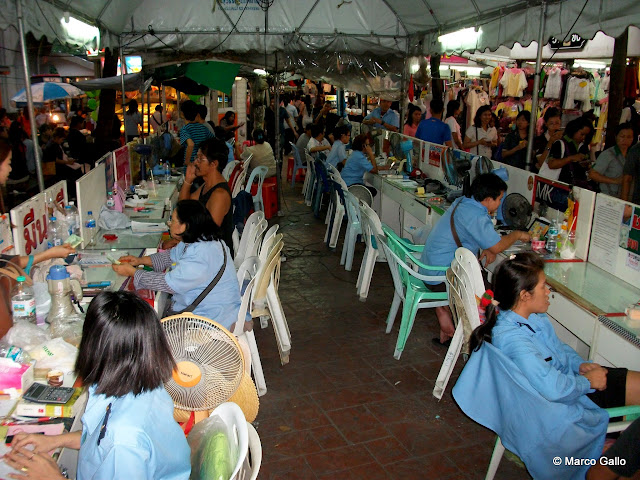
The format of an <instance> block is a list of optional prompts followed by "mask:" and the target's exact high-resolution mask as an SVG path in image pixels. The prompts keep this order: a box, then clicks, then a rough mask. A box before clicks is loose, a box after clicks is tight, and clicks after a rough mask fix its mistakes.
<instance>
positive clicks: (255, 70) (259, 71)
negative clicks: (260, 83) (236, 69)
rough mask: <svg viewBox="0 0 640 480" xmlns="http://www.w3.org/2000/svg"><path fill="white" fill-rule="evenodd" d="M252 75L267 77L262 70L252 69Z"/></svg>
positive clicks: (265, 72)
mask: <svg viewBox="0 0 640 480" xmlns="http://www.w3.org/2000/svg"><path fill="white" fill-rule="evenodd" d="M253 73H255V74H256V75H261V76H263V77H266V76H267V71H266V70H263V69H262V68H254V69H253Z"/></svg>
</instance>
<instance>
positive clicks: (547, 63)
mask: <svg viewBox="0 0 640 480" xmlns="http://www.w3.org/2000/svg"><path fill="white" fill-rule="evenodd" d="M588 3H589V0H585V2H584V5H582V9H580V12H579V13H578V16H577V17H576V19H575V20H574V22H573V24H572V25H571V26H570V27H569V30H567V33H566V35H565V36H564V38H563V39H562V42H560V43H564V41H565V40H566V39H567V37H568V36H569V35H571V31H572V30H573V27H575V26H576V23H578V20H579V19H580V17H581V16H582V12H584V9H585V8H586V7H587V4H588ZM556 53H558V49H556V51H555V52H553V53H552V54H551V56H550V57H549V60H547V61H546V62H545V64H544V65H543V66H542V67H541V68H540V72H542V70H544V69H545V68H546V67H548V66H549V65H551V60H552V59H553V57H554V56H555V54H556ZM540 72H538V74H540Z"/></svg>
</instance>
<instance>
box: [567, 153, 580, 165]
mask: <svg viewBox="0 0 640 480" xmlns="http://www.w3.org/2000/svg"><path fill="white" fill-rule="evenodd" d="M568 158H570V159H571V161H572V162H576V163H577V162H583V161H584V155H583V154H582V153H576V154H575V155H571V156H570V157H568Z"/></svg>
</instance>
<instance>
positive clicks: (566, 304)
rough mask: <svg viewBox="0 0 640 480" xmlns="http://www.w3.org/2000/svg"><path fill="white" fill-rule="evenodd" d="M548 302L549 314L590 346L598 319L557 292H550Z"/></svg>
mask: <svg viewBox="0 0 640 480" xmlns="http://www.w3.org/2000/svg"><path fill="white" fill-rule="evenodd" d="M549 302H550V305H549V310H548V313H549V315H551V316H552V317H553V318H555V319H556V321H557V322H558V323H559V324H561V325H562V326H564V327H565V328H566V329H567V330H569V331H571V333H573V334H574V335H575V336H576V337H578V338H579V339H580V340H582V341H583V342H584V343H586V344H587V345H589V346H591V343H592V341H593V331H594V329H595V326H596V322H597V321H598V320H597V318H596V317H595V315H593V314H592V313H591V312H588V311H586V310H584V309H582V308H580V307H579V306H577V305H576V304H575V303H573V302H572V301H571V300H568V299H567V298H566V297H564V296H563V295H561V294H560V293H558V292H551V295H550V296H549Z"/></svg>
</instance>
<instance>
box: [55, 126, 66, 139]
mask: <svg viewBox="0 0 640 480" xmlns="http://www.w3.org/2000/svg"><path fill="white" fill-rule="evenodd" d="M53 138H67V131H66V130H65V129H64V128H62V127H58V128H56V129H55V130H54V131H53Z"/></svg>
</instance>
